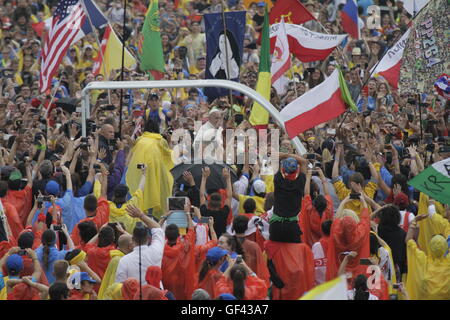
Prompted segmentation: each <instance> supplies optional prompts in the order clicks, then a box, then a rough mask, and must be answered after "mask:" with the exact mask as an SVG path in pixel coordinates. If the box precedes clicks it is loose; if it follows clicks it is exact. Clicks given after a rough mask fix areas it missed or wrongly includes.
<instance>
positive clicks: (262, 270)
mask: <svg viewBox="0 0 450 320" xmlns="http://www.w3.org/2000/svg"><path fill="white" fill-rule="evenodd" d="M242 248H243V249H244V252H245V263H246V264H247V265H248V266H249V268H250V269H252V271H253V272H254V273H256V275H257V276H258V277H259V278H260V279H263V280H264V281H266V284H267V286H270V281H269V270H268V269H267V261H266V259H265V258H264V256H263V254H262V251H261V249H260V248H259V246H258V244H257V243H256V242H253V241H250V240H248V239H246V240H245V241H244V242H243V243H242Z"/></svg>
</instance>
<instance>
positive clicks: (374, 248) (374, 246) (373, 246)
mask: <svg viewBox="0 0 450 320" xmlns="http://www.w3.org/2000/svg"><path fill="white" fill-rule="evenodd" d="M380 247H381V245H380V242H379V241H378V238H377V236H376V235H374V234H373V233H372V232H371V233H370V254H371V255H376V256H377V257H378V249H380Z"/></svg>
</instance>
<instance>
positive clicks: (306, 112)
mask: <svg viewBox="0 0 450 320" xmlns="http://www.w3.org/2000/svg"><path fill="white" fill-rule="evenodd" d="M348 108H350V109H351V110H353V111H356V110H357V108H356V105H355V103H354V102H353V100H352V98H351V96H350V92H349V91H348V88H347V84H346V83H345V79H344V76H343V75H342V72H341V70H339V69H338V68H336V69H335V70H334V71H333V73H332V74H331V75H330V76H329V77H328V78H327V79H326V80H325V81H324V82H322V83H321V84H319V85H318V86H315V87H314V88H313V89H311V90H309V91H308V92H306V93H305V94H303V95H301V96H300V97H298V98H297V99H295V100H294V101H292V102H291V103H289V104H288V105H287V106H286V107H284V108H283V110H281V112H280V116H281V118H282V119H283V121H284V125H285V127H286V132H287V133H288V135H289V138H291V139H292V138H294V137H295V136H297V135H298V134H300V133H302V132H304V131H306V130H308V129H310V128H312V127H314V126H317V125H319V124H321V123H324V122H326V121H329V120H332V119H334V118H336V117H338V116H339V115H341V114H342V113H344V112H345V111H347V110H348Z"/></svg>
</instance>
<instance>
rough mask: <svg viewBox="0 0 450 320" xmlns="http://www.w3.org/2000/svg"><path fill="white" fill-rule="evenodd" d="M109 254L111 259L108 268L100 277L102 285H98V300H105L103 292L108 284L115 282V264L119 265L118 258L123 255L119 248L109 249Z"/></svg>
mask: <svg viewBox="0 0 450 320" xmlns="http://www.w3.org/2000/svg"><path fill="white" fill-rule="evenodd" d="M109 254H110V256H111V260H110V261H109V264H108V268H107V269H106V272H105V275H104V276H103V279H102V285H101V286H100V290H99V291H98V300H106V299H104V297H105V292H106V291H107V289H108V288H109V286H111V285H113V284H114V283H115V282H116V271H117V266H118V265H119V261H120V259H121V258H122V257H123V256H124V255H125V254H124V253H123V252H122V251H120V250H111V251H110V252H109Z"/></svg>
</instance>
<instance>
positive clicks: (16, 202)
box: [5, 185, 33, 226]
mask: <svg viewBox="0 0 450 320" xmlns="http://www.w3.org/2000/svg"><path fill="white" fill-rule="evenodd" d="M32 197H33V192H32V190H31V187H30V186H28V185H27V186H26V187H25V188H23V189H22V190H8V193H7V194H6V196H5V200H6V202H9V203H10V204H11V205H13V206H14V207H15V208H16V210H17V213H18V215H19V217H20V221H21V222H22V226H24V225H25V224H26V223H27V219H28V215H29V214H30V211H31V202H32Z"/></svg>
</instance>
